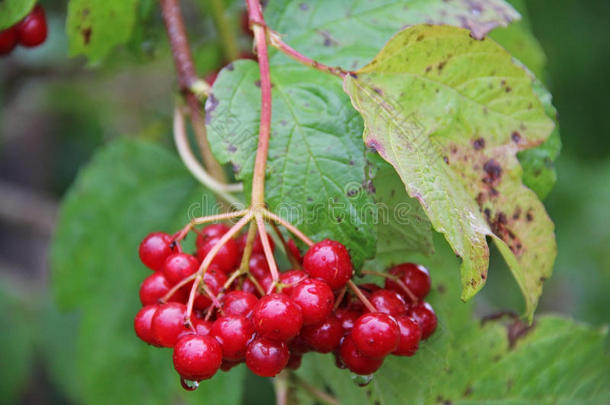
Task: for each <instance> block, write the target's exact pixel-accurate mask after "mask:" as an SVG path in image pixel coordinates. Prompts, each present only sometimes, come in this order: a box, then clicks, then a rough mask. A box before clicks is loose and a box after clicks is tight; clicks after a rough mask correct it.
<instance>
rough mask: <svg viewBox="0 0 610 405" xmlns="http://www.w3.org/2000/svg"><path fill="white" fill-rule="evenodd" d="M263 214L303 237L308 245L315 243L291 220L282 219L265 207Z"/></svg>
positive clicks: (300, 237)
mask: <svg viewBox="0 0 610 405" xmlns="http://www.w3.org/2000/svg"><path fill="white" fill-rule="evenodd" d="M263 216H264V217H265V218H267V219H270V220H272V221H275V222H277V223H278V224H280V225H282V226H283V227H284V228H286V229H288V230H289V231H290V232H292V234H293V235H295V236H296V237H297V238H299V239H301V240H302V241H303V242H305V244H306V245H307V246H311V245H313V241H312V240H311V239H309V238H308V237H307V236H306V235H305V234H304V233H303V232H301V231H300V230H299V229H298V228H297V227H296V226H294V225H292V224H291V223H290V222H288V221H286V220H284V219H282V218H281V217H280V216H278V215H275V214H274V213H273V212H271V211H269V210H267V209H265V210H263Z"/></svg>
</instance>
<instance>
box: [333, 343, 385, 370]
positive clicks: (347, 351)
mask: <svg viewBox="0 0 610 405" xmlns="http://www.w3.org/2000/svg"><path fill="white" fill-rule="evenodd" d="M339 356H340V358H341V361H342V362H343V364H344V365H345V366H346V367H347V368H349V369H350V371H351V372H353V373H356V374H360V375H368V374H372V373H374V372H375V371H377V370H379V367H381V365H382V364H383V357H379V358H374V357H369V356H366V355H364V354H362V353H361V352H360V351H359V350H358V349H357V347H356V344H355V343H354V340H353V339H352V336H351V335H348V336H346V337H345V339H343V342H342V343H341V347H340V348H339Z"/></svg>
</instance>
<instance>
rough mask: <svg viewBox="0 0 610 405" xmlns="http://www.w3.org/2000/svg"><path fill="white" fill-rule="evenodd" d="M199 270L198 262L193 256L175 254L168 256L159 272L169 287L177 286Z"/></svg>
mask: <svg viewBox="0 0 610 405" xmlns="http://www.w3.org/2000/svg"><path fill="white" fill-rule="evenodd" d="M198 269H199V262H198V261H197V259H196V258H195V256H192V255H189V254H188V253H175V254H173V255H170V256H168V257H167V259H166V260H165V263H163V267H162V269H161V271H162V272H163V275H164V276H165V278H166V279H167V281H168V282H169V283H170V284H171V285H175V284H178V283H179V282H181V281H182V280H183V279H185V278H187V277H188V276H190V275H191V274H194V273H196V272H197V270H198Z"/></svg>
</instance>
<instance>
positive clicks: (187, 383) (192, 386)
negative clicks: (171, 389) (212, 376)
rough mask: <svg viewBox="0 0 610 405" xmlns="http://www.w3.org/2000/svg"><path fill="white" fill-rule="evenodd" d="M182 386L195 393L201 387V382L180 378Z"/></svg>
mask: <svg viewBox="0 0 610 405" xmlns="http://www.w3.org/2000/svg"><path fill="white" fill-rule="evenodd" d="M180 385H182V388H184V389H185V390H187V391H195V390H196V389H197V387H199V382H197V381H192V380H187V379H186V378H180Z"/></svg>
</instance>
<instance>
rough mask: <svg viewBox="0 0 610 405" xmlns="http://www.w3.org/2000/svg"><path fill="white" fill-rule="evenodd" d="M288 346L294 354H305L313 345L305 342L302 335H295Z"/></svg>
mask: <svg viewBox="0 0 610 405" xmlns="http://www.w3.org/2000/svg"><path fill="white" fill-rule="evenodd" d="M301 332H302V330H301ZM288 348H289V349H290V353H292V354H305V353H309V352H310V351H311V346H309V344H307V342H305V340H304V339H303V338H302V337H301V335H299V336H297V337H295V338H294V339H293V340H292V342H290V345H289V346H288Z"/></svg>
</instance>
